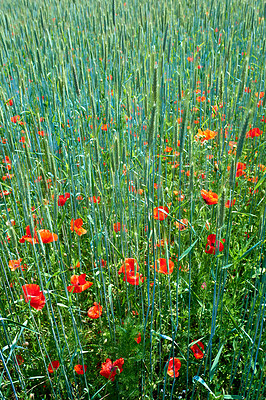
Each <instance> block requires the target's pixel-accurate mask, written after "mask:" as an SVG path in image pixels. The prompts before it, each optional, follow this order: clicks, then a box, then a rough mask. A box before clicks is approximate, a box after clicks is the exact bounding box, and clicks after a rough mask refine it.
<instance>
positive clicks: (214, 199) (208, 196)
mask: <svg viewBox="0 0 266 400" xmlns="http://www.w3.org/2000/svg"><path fill="white" fill-rule="evenodd" d="M200 193H201V196H202V198H203V200H204V201H205V203H206V204H208V205H212V204H217V203H218V194H216V193H214V192H212V191H211V190H210V191H209V192H208V191H207V190H204V189H202V190H201V192H200Z"/></svg>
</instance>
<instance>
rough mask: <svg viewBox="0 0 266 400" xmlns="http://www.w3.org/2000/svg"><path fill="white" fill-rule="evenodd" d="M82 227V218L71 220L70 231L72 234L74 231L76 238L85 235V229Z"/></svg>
mask: <svg viewBox="0 0 266 400" xmlns="http://www.w3.org/2000/svg"><path fill="white" fill-rule="evenodd" d="M82 225H83V221H82V218H78V219H76V220H74V218H72V220H71V225H70V229H71V231H72V232H74V231H75V232H76V234H77V235H78V236H82V235H85V233H87V231H86V229H84V228H82Z"/></svg>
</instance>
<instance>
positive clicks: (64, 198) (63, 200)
mask: <svg viewBox="0 0 266 400" xmlns="http://www.w3.org/2000/svg"><path fill="white" fill-rule="evenodd" d="M69 198H70V193H65V194H61V195H60V196H59V197H58V206H60V207H62V206H64V205H65V203H66V201H67V199H69Z"/></svg>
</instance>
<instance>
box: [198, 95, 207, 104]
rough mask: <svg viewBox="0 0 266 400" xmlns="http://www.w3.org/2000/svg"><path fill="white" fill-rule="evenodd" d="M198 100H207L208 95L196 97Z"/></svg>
mask: <svg viewBox="0 0 266 400" xmlns="http://www.w3.org/2000/svg"><path fill="white" fill-rule="evenodd" d="M196 100H197V101H198V102H199V103H201V102H203V101H205V100H206V97H205V96H198V97H196Z"/></svg>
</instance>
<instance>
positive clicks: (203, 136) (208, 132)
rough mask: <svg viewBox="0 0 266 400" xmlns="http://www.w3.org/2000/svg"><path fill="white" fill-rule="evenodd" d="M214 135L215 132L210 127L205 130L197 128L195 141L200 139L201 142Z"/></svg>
mask: <svg viewBox="0 0 266 400" xmlns="http://www.w3.org/2000/svg"><path fill="white" fill-rule="evenodd" d="M216 135H217V132H214V131H211V130H210V129H206V130H205V131H202V130H201V129H198V133H197V135H196V136H195V139H196V141H197V142H198V141H199V140H200V141H201V143H203V142H204V141H205V140H211V139H213V138H214V137H215V136H216Z"/></svg>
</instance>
